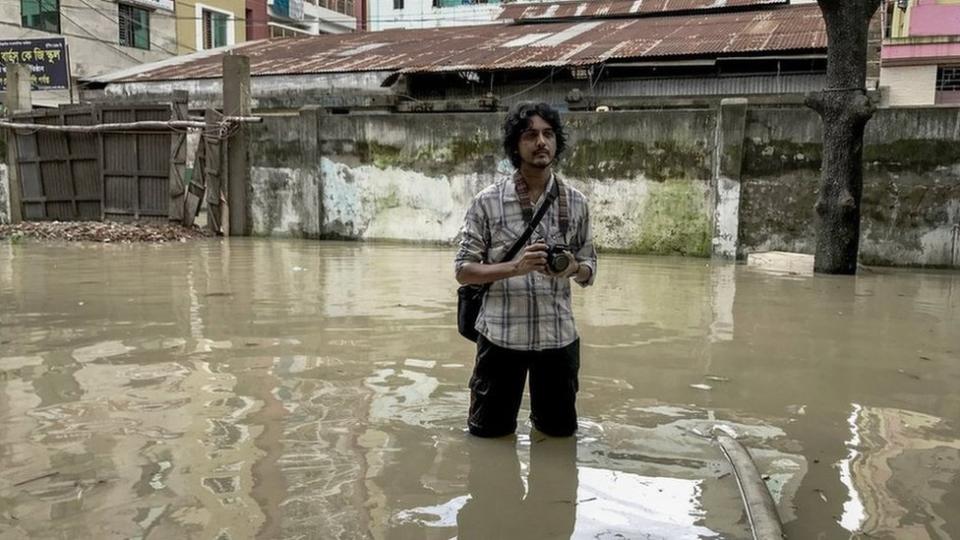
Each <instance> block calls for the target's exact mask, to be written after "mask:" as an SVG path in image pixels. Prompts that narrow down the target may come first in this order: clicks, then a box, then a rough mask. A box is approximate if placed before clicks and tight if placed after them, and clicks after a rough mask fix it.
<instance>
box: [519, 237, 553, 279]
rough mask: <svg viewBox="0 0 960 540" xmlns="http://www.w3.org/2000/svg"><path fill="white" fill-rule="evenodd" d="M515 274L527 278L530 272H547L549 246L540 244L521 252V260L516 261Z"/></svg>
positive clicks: (532, 245) (530, 246) (531, 245)
mask: <svg viewBox="0 0 960 540" xmlns="http://www.w3.org/2000/svg"><path fill="white" fill-rule="evenodd" d="M514 264H515V266H514V269H513V274H514V275H516V276H525V275H527V274H529V273H530V272H546V271H547V245H546V244H544V243H542V242H538V243H536V244H530V245H529V246H527V247H525V248H524V249H523V251H522V252H520V258H519V259H517V260H516V261H514Z"/></svg>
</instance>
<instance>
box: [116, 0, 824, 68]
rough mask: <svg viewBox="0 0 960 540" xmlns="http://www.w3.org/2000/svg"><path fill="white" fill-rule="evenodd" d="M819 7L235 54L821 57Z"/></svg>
mask: <svg viewBox="0 0 960 540" xmlns="http://www.w3.org/2000/svg"><path fill="white" fill-rule="evenodd" d="M826 46H827V37H826V31H825V27H824V23H823V17H822V15H821V13H820V10H819V8H818V7H817V6H816V5H815V4H810V5H797V6H783V7H780V8H775V9H764V10H759V11H753V12H734V13H712V14H700V15H682V16H669V17H649V18H634V19H619V20H606V21H584V22H562V23H561V22H557V23H543V24H537V25H485V26H466V27H463V26H462V27H453V28H436V29H427V30H386V31H382V32H367V33H358V34H340V35H327V36H317V37H307V38H290V39H278V40H262V41H255V42H251V43H246V44H241V45H238V46H235V47H233V48H232V54H242V55H246V56H249V57H250V68H251V74H252V75H254V76H258V75H289V74H303V73H338V72H360V71H400V72H450V71H491V70H507V69H522V68H542V67H551V66H556V67H562V66H578V65H590V64H596V63H600V62H604V61H607V60H627V59H656V58H663V57H695V56H724V55H737V54H740V55H742V54H750V53H764V52H777V51H809V50H823V49H826ZM220 69H221V59H220V57H219V56H211V55H206V56H203V55H198V56H195V57H192V56H187V57H184V58H183V59H182V61H181V62H178V63H173V64H171V63H170V62H169V61H167V62H166V63H164V64H163V65H159V66H156V67H151V66H150V65H149V64H148V65H145V66H143V70H142V71H141V72H140V73H130V71H129V70H128V71H126V72H124V73H123V74H122V75H121V76H118V77H114V78H111V77H104V78H100V79H99V80H101V81H103V82H119V81H159V80H181V79H204V78H219V77H220Z"/></svg>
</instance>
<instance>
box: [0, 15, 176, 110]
mask: <svg viewBox="0 0 960 540" xmlns="http://www.w3.org/2000/svg"><path fill="white" fill-rule="evenodd" d="M174 14H175V10H174V4H173V0H120V1H117V0H4V1H3V2H0V37H2V39H5V40H18V39H37V38H56V37H62V38H64V40H65V42H66V46H67V51H68V57H69V65H70V76H71V77H73V78H79V79H85V78H89V77H94V76H97V75H101V74H104V73H110V72H114V71H117V70H121V69H127V68H130V67H133V66H137V65H140V64H145V63H150V62H155V61H158V60H163V59H166V58H169V57H171V56H174V55H176V54H177V53H178V45H177V28H176V22H177V21H176V18H175V15H174ZM70 95H71V92H70V91H69V90H63V91H61V90H58V91H49V92H37V93H36V94H35V95H34V103H37V104H39V105H46V104H50V105H56V104H59V103H68V102H70Z"/></svg>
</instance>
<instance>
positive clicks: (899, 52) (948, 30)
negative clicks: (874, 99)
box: [880, 0, 960, 106]
mask: <svg viewBox="0 0 960 540" xmlns="http://www.w3.org/2000/svg"><path fill="white" fill-rule="evenodd" d="M880 86H881V88H882V89H883V96H884V98H883V102H884V104H885V105H887V106H922V105H960V0H886V2H885V5H884V40H883V52H882V53H881V70H880Z"/></svg>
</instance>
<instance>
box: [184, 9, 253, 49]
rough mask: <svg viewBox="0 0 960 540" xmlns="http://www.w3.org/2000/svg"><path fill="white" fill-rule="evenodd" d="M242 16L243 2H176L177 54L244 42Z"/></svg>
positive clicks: (243, 16)
mask: <svg viewBox="0 0 960 540" xmlns="http://www.w3.org/2000/svg"><path fill="white" fill-rule="evenodd" d="M246 12H247V2H246V0H199V1H197V2H193V1H192V0H176V13H177V49H178V52H179V54H190V53H194V52H199V51H206V50H209V49H217V48H220V47H226V46H229V45H235V44H237V43H241V42H243V41H246V40H247V25H246V22H245V21H246Z"/></svg>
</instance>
